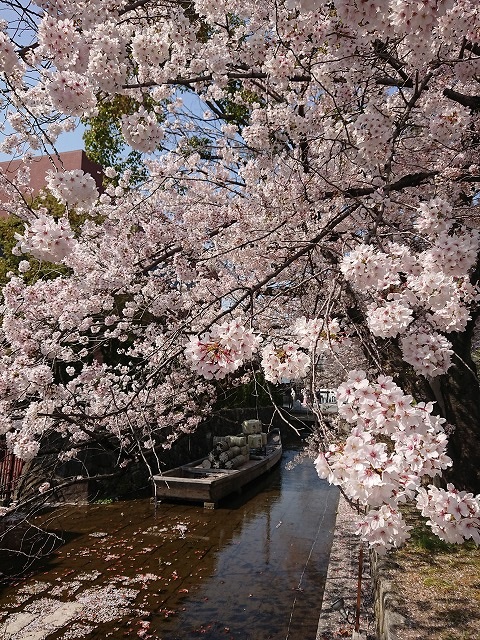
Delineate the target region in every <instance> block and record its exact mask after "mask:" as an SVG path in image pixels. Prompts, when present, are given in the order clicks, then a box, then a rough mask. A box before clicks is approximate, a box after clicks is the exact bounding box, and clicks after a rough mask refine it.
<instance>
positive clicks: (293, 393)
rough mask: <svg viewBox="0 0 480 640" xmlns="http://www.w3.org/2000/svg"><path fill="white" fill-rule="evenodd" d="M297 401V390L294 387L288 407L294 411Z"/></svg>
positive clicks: (291, 390)
mask: <svg viewBox="0 0 480 640" xmlns="http://www.w3.org/2000/svg"><path fill="white" fill-rule="evenodd" d="M296 399H297V394H296V393H295V389H294V388H293V387H292V388H291V389H290V404H289V405H288V408H289V409H293V405H294V404H295V400H296Z"/></svg>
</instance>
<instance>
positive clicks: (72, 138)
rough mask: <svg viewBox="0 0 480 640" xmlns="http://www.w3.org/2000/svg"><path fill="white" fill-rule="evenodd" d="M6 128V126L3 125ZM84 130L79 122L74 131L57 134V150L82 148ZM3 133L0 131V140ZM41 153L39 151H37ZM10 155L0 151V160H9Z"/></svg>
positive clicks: (83, 146)
mask: <svg viewBox="0 0 480 640" xmlns="http://www.w3.org/2000/svg"><path fill="white" fill-rule="evenodd" d="M5 129H6V130H7V127H5ZM83 131H84V127H83V125H81V124H79V125H78V127H77V129H75V131H72V132H70V133H63V134H62V135H61V136H59V138H58V140H57V143H56V145H55V147H56V148H57V150H58V151H76V150H77V149H84V148H85V145H84V144H83V139H82V134H83ZM3 135H5V134H4V133H0V140H1V139H2V136H3ZM38 154H39V155H41V152H40V151H39V152H38ZM10 158H11V156H9V155H7V154H6V153H1V152H0V162H4V161H5V160H10Z"/></svg>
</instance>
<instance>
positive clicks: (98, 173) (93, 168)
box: [0, 149, 103, 216]
mask: <svg viewBox="0 0 480 640" xmlns="http://www.w3.org/2000/svg"><path fill="white" fill-rule="evenodd" d="M59 155H60V158H58V157H56V156H37V157H35V158H34V160H33V162H32V164H31V167H30V182H29V185H28V187H27V188H26V189H25V194H24V195H25V196H26V197H27V198H28V199H32V198H34V197H35V196H36V195H37V194H38V193H39V191H40V190H41V189H42V188H43V187H44V186H45V175H46V173H47V171H49V170H50V169H53V168H54V167H57V168H58V169H60V170H63V171H71V170H72V169H81V170H82V171H84V172H85V173H89V174H90V175H91V176H92V178H93V179H94V180H95V182H96V184H97V188H98V189H99V191H100V192H101V191H102V178H103V173H102V167H101V166H100V165H99V164H97V163H96V162H92V161H91V160H89V159H88V158H87V154H86V153H85V151H83V150H82V149H79V150H77V151H64V152H63V153H60V154H59ZM21 166H22V161H21V160H7V161H5V162H0V173H3V174H4V175H5V176H6V177H7V180H8V179H9V178H10V179H11V178H13V177H14V176H15V174H16V172H17V171H18V170H19V169H20V168H21ZM10 195H11V194H10V193H8V186H7V187H6V188H5V189H2V188H1V187H0V203H1V202H6V201H8V200H9V199H10ZM0 215H2V216H5V215H8V212H7V211H5V210H2V209H1V204H0Z"/></svg>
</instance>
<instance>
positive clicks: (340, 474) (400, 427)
mask: <svg viewBox="0 0 480 640" xmlns="http://www.w3.org/2000/svg"><path fill="white" fill-rule="evenodd" d="M337 401H338V409H339V414H340V416H342V417H343V418H344V419H346V420H347V421H348V422H349V423H352V424H354V425H355V426H354V427H353V429H352V431H351V434H350V435H349V437H348V438H347V439H346V441H345V443H344V444H342V445H330V447H329V448H327V450H326V451H325V452H321V453H320V454H319V456H318V458H317V460H316V463H315V464H316V468H317V472H318V474H319V475H320V477H321V478H327V479H328V480H329V482H331V483H333V484H337V485H339V486H341V487H342V489H343V490H344V491H345V492H346V494H347V495H348V497H349V498H350V499H352V500H353V501H359V503H360V504H361V505H364V506H365V507H367V508H368V509H369V511H368V513H367V515H366V517H365V518H363V519H361V521H360V522H359V530H358V531H359V533H360V534H361V536H362V538H363V539H364V540H366V541H368V543H369V544H370V545H371V546H373V547H375V548H377V549H378V550H379V552H380V553H384V552H385V551H386V550H388V549H390V548H391V547H392V546H400V545H401V544H402V543H403V542H404V541H405V539H406V538H407V537H408V527H407V526H406V524H405V522H404V521H403V518H402V516H401V514H400V513H399V510H398V506H399V504H400V503H402V502H404V501H406V500H407V499H413V498H416V497H417V501H418V502H419V504H420V505H423V508H424V510H425V515H430V513H433V511H434V509H433V507H432V505H431V503H432V500H433V498H428V499H427V494H426V493H425V492H424V490H423V489H422V488H421V483H422V478H423V477H428V478H432V477H434V476H436V475H440V474H441V473H442V471H443V470H444V469H446V468H447V467H448V466H450V465H451V460H450V458H449V457H448V456H447V455H446V444H447V438H446V435H445V433H444V430H443V424H444V422H445V421H444V420H443V419H442V418H439V417H437V416H435V415H433V413H432V411H433V404H432V403H430V404H424V403H418V404H415V403H414V401H413V398H412V396H408V395H405V394H403V392H402V390H401V389H400V388H399V387H398V386H397V385H396V384H395V383H394V382H393V380H392V378H391V377H385V376H381V377H379V378H378V379H377V381H376V382H370V381H369V380H368V379H367V377H366V375H365V373H364V372H363V371H351V372H350V374H349V379H348V380H347V382H345V383H344V384H342V385H340V387H339V388H338V390H337ZM430 493H431V490H430ZM456 495H457V494H456V493H455V491H454V489H453V487H449V489H448V492H444V493H442V494H440V493H438V494H436V496H435V497H436V498H437V503H441V504H442V505H443V508H444V507H445V503H446V502H447V503H449V502H450V504H451V508H450V511H449V510H447V511H443V512H442V510H441V509H439V508H438V507H435V509H436V514H437V515H438V517H439V518H440V520H439V522H441V523H442V524H438V523H437V524H436V525H435V526H436V527H437V528H436V529H435V532H436V533H437V535H440V536H441V537H443V538H444V539H449V540H451V539H452V538H453V536H452V534H451V533H449V532H448V527H447V526H446V523H448V522H451V521H452V520H453V519H454V518H452V517H450V515H449V514H451V513H452V512H454V513H455V518H456V520H455V522H454V523H453V526H454V527H455V528H456V535H457V537H458V536H461V535H462V534H461V533H460V532H461V531H464V532H465V533H468V535H467V536H463V537H464V538H465V537H473V536H477V537H478V536H479V535H480V533H479V530H478V529H479V521H478V513H479V509H480V506H479V504H478V498H476V499H474V498H473V496H471V495H469V496H468V497H466V494H458V495H459V497H460V501H461V500H464V501H465V504H463V505H462V506H458V502H459V500H457V499H456V497H455V496H456ZM427 504H428V505H430V507H432V509H431V511H430V512H429V513H428V514H427V511H428V508H427V507H426V505H427ZM472 514H473V516H474V518H476V519H474V520H473V521H472V520H469V519H468V518H471V516H472ZM464 518H467V519H466V520H465V519H464ZM442 527H443V529H442ZM474 530H475V533H473V531H474ZM456 541H458V539H457V540H456Z"/></svg>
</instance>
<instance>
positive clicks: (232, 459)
mask: <svg viewBox="0 0 480 640" xmlns="http://www.w3.org/2000/svg"><path fill="white" fill-rule="evenodd" d="M248 459H249V447H248V445H247V438H246V437H245V436H244V435H239V436H215V437H214V438H213V449H212V451H211V452H210V453H209V454H208V456H207V457H206V459H205V460H204V461H203V462H202V467H203V468H204V469H237V468H238V467H240V466H241V465H243V464H245V462H247V460H248Z"/></svg>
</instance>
